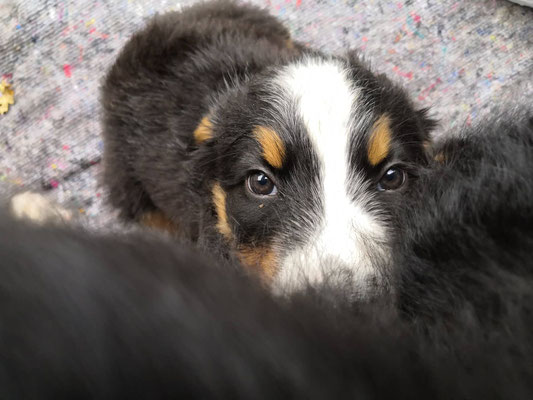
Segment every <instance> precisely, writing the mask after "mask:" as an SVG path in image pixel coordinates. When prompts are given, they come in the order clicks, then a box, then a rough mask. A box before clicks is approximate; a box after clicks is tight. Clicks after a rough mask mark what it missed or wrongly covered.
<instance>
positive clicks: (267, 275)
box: [237, 246, 278, 282]
mask: <svg viewBox="0 0 533 400" xmlns="http://www.w3.org/2000/svg"><path fill="white" fill-rule="evenodd" d="M237 254H238V256H239V259H240V261H241V262H242V263H243V264H244V265H245V266H247V267H249V268H251V269H252V270H253V271H254V272H256V273H258V274H259V276H260V277H261V278H262V279H263V280H264V281H265V282H270V281H271V280H272V278H273V277H274V274H275V273H276V271H277V269H278V259H277V256H276V253H275V252H274V250H273V249H271V248H269V247H260V246H259V247H256V246H240V247H239V250H238V252H237Z"/></svg>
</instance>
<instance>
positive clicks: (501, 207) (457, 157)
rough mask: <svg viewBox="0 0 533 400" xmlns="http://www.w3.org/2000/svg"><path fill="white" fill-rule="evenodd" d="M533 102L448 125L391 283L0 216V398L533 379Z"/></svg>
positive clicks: (491, 387) (202, 394) (400, 392)
mask: <svg viewBox="0 0 533 400" xmlns="http://www.w3.org/2000/svg"><path fill="white" fill-rule="evenodd" d="M532 150H533V120H532V119H529V120H528V119H527V118H523V117H517V118H515V119H514V120H511V119H509V120H504V121H498V122H497V123H492V124H487V125H486V126H485V127H484V128H479V129H476V130H472V131H470V132H467V133H464V134H463V135H460V136H456V137H454V138H452V139H449V140H447V141H446V142H445V143H443V144H442V145H441V146H440V148H439V154H438V156H437V159H438V160H441V162H435V165H432V166H430V167H429V168H428V169H426V170H424V171H422V172H421V175H420V177H419V179H418V180H417V184H418V186H417V187H418V191H417V193H416V194H415V195H412V196H411V197H409V199H408V200H406V201H407V202H408V203H407V204H406V206H407V207H405V208H402V210H398V213H399V215H400V216H399V217H400V218H402V220H403V222H404V230H403V232H402V233H401V235H398V237H397V243H396V245H395V247H394V253H393V254H394V255H395V260H394V265H395V269H394V271H395V274H393V275H392V276H390V277H389V278H388V279H390V281H391V283H392V285H391V286H392V287H393V288H394V291H393V292H392V293H391V294H390V296H385V297H383V298H380V299H373V300H372V301H371V302H366V303H361V302H351V300H350V298H349V297H346V296H345V295H344V294H345V292H344V291H343V290H342V289H341V288H338V287H337V288H336V287H329V288H328V287H324V288H322V289H317V288H316V287H315V288H313V289H309V291H308V292H307V293H300V294H293V295H292V296H291V297H289V298H283V299H276V298H273V297H272V296H271V294H270V293H268V292H267V291H266V290H265V289H264V288H263V287H262V285H260V284H258V283H257V282H256V281H255V280H254V279H253V278H252V279H251V278H248V277H246V276H244V275H243V272H242V271H241V270H240V269H239V268H233V267H231V266H230V265H219V264H218V263H216V262H213V261H210V260H208V259H203V258H202V257H200V256H198V255H197V254H195V253H194V252H193V251H192V250H189V249H186V248H183V247H179V246H178V245H177V244H175V243H172V244H170V243H162V242H160V241H156V240H151V239H147V238H140V237H124V238H114V239H113V238H96V237H91V236H88V235H86V234H84V233H80V232H73V231H70V230H61V229H57V228H50V229H47V228H40V229H37V228H33V227H30V226H27V225H25V224H23V223H21V222H12V221H10V220H8V219H7V220H6V219H4V220H3V221H2V223H1V224H0V237H2V240H1V241H0V300H1V302H0V321H1V325H0V397H2V398H17V399H18V398H58V397H68V398H162V397H173V398H174V397H178V396H183V397H186V398H226V397H227V398H286V397H291V398H295V397H298V398H347V397H350V398H352V397H353V398H392V397H394V398H409V399H412V398H424V399H428V398H435V399H437V398H443V399H444V398H446V399H450V398H453V399H465V398H472V399H473V398H500V399H519V398H522V399H528V398H531V397H532V395H533V364H532V362H531V360H532V358H531V356H532V355H533V351H532V348H531V346H532V343H533V341H532V339H533V324H532V322H533V315H532V314H531V313H532V311H533V310H532V308H533V307H532V304H533V303H532V301H531V300H532V294H533V282H532V278H533V261H532V259H531V249H532V245H533V243H532V241H533V236H532V232H531V230H532V229H533V228H532V227H533V209H532V202H531V200H532V199H533V179H532V177H531V171H532V170H533V157H532V154H533V151H532Z"/></svg>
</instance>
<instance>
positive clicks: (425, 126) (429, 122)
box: [416, 107, 439, 138]
mask: <svg viewBox="0 0 533 400" xmlns="http://www.w3.org/2000/svg"><path fill="white" fill-rule="evenodd" d="M429 110H430V109H429V107H425V108H422V109H420V110H417V111H416V117H417V120H418V126H419V128H420V130H421V131H422V132H424V134H425V135H427V136H428V138H429V137H430V134H431V132H432V131H433V130H434V129H435V128H436V127H437V126H438V124H439V122H438V121H437V120H436V119H434V118H431V117H429V116H428V114H429Z"/></svg>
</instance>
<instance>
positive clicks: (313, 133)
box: [275, 59, 386, 292]
mask: <svg viewBox="0 0 533 400" xmlns="http://www.w3.org/2000/svg"><path fill="white" fill-rule="evenodd" d="M276 83H277V84H278V85H279V86H280V88H282V90H283V91H284V92H285V95H288V96H290V98H292V99H293V100H294V101H295V102H296V104H297V105H298V112H299V114H300V117H301V118H302V119H303V121H304V123H305V126H306V129H307V133H308V135H309V136H310V139H311V143H312V145H313V147H314V151H315V153H316V154H317V156H318V160H319V163H320V169H321V171H320V178H321V179H320V181H321V182H320V183H321V190H320V193H316V194H312V195H315V196H319V197H320V200H321V203H322V205H323V209H322V210H321V215H320V221H317V225H316V230H315V231H314V232H309V241H308V243H307V244H306V245H305V246H303V247H302V248H299V249H297V250H296V251H293V252H292V253H291V254H288V255H287V257H286V258H285V259H284V260H283V261H282V265H281V269H280V272H279V274H278V275H277V277H276V282H275V289H276V290H280V291H283V292H285V291H292V290H296V289H298V288H300V287H302V286H303V285H305V284H306V283H307V282H308V283H311V284H313V283H319V282H322V281H323V280H324V279H328V278H332V279H337V278H339V277H338V276H335V277H331V276H330V275H331V274H336V272H333V269H335V268H338V267H342V268H344V269H345V270H346V271H345V272H347V273H348V275H349V277H350V279H349V280H350V281H351V282H352V284H355V285H356V286H357V287H358V288H359V289H362V290H363V289H364V288H365V286H366V283H367V281H368V278H369V277H371V276H375V275H376V273H377V271H375V270H374V268H373V267H372V265H373V264H372V260H373V259H374V258H375V257H379V256H381V255H382V254H383V253H384V252H385V248H384V245H383V243H384V242H385V235H386V232H385V228H384V224H383V223H380V221H379V219H378V218H377V217H376V216H375V215H372V214H371V213H370V212H368V211H367V210H365V208H367V207H366V206H367V204H368V202H369V201H371V198H372V194H369V193H368V190H367V189H364V186H363V179H362V177H361V176H360V175H358V174H357V173H356V172H355V171H352V170H351V168H350V163H349V144H350V132H351V131H352V130H353V131H354V132H355V134H357V133H358V132H357V129H358V126H359V125H366V126H368V125H367V124H363V123H364V122H367V121H365V119H368V118H371V115H370V114H368V113H366V114H365V112H364V110H363V109H364V107H363V104H362V99H361V98H360V96H361V92H360V90H358V88H357V87H354V85H353V83H352V82H350V80H349V78H348V76H347V71H346V69H345V67H344V66H343V65H342V64H341V63H340V62H338V61H334V60H328V61H325V60H316V59H308V60H306V61H303V62H301V63H298V64H294V65H290V66H288V67H287V68H286V69H285V70H283V71H282V73H281V75H280V76H279V77H278V79H277V81H276ZM358 110H359V112H358ZM360 134H363V133H362V132H360ZM337 272H338V271H337ZM341 279H343V280H345V279H346V276H345V275H343V277H342V278H341Z"/></svg>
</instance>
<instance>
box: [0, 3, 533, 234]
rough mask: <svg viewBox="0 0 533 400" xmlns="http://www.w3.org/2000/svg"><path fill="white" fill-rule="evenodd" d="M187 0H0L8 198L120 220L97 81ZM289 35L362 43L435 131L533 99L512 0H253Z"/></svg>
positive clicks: (97, 220)
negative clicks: (107, 178)
mask: <svg viewBox="0 0 533 400" xmlns="http://www.w3.org/2000/svg"><path fill="white" fill-rule="evenodd" d="M187 3H190V1H180V0H174V1H169V0H91V1H82V0H70V1H60V0H0V77H1V79H2V80H4V81H5V82H7V83H9V84H11V85H12V89H13V90H14V92H15V103H14V104H13V105H10V106H9V111H8V112H7V113H6V114H3V115H0V135H1V140H0V148H1V149H0V188H1V191H0V193H1V196H2V198H3V199H5V198H6V197H8V196H10V195H12V194H13V193H16V192H19V191H22V190H42V189H44V190H47V193H48V195H49V196H50V197H52V198H53V199H55V200H57V201H59V202H60V203H62V204H64V205H65V206H67V207H71V208H73V209H75V210H78V211H77V213H78V214H79V216H80V221H82V223H83V224H85V225H87V226H89V227H93V228H99V229H101V228H105V227H111V226H112V225H115V222H116V220H115V217H114V215H115V214H114V212H113V210H110V209H109V208H107V206H106V205H105V196H106V194H105V190H102V188H100V187H99V185H98V176H99V168H100V164H99V160H100V155H101V152H102V141H101V139H100V126H99V112H100V111H99V104H98V88H99V82H100V79H101V77H102V76H103V74H104V72H105V71H106V69H107V68H108V67H109V65H110V64H111V63H112V62H113V59H114V58H115V56H116V55H117V52H118V51H119V49H120V48H121V46H122V45H123V44H124V42H125V41H126V40H127V38H128V37H129V36H130V35H131V33H132V32H134V31H135V30H137V29H139V28H140V27H141V26H142V25H143V24H144V22H145V21H146V19H147V18H149V17H150V16H151V15H153V14H154V13H156V12H164V11H167V10H172V9H179V8H180V7H182V6H183V5H184V4H187ZM253 3H256V4H259V5H261V6H263V7H265V8H267V9H268V10H269V11H270V12H271V13H272V14H274V15H277V16H279V17H280V18H281V19H282V20H284V21H285V22H286V24H287V25H288V26H289V27H290V29H291V31H292V33H293V36H294V37H295V38H296V39H297V40H300V41H303V42H305V43H308V44H309V45H311V46H314V47H319V48H321V49H323V50H325V51H328V52H332V53H339V52H342V50H343V49H345V48H356V49H359V50H360V52H361V53H362V54H363V55H364V56H365V57H366V58H367V59H368V60H370V61H371V62H372V64H373V66H374V68H375V69H376V70H378V71H380V72H385V73H386V74H388V75H389V76H390V77H391V78H392V79H394V80H396V81H398V82H400V83H401V84H402V85H404V86H405V87H406V88H407V90H408V91H409V92H410V93H411V94H412V97H413V98H414V99H415V101H416V102H417V103H418V104H419V105H421V106H432V109H433V116H435V117H437V118H438V119H440V120H441V127H440V128H439V130H438V132H437V134H441V133H442V132H444V131H446V130H448V129H450V128H453V127H454V126H456V125H462V124H471V123H475V122H476V121H477V120H479V119H482V118H483V116H484V115H486V114H487V113H490V112H491V110H493V109H494V107H496V106H501V105H507V106H511V105H512V104H517V103H527V104H531V98H532V97H533V83H532V80H533V79H532V78H533V10H532V9H530V8H527V7H522V6H519V5H517V4H514V3H511V2H508V1H506V0H469V1H455V0H395V1H380V0H364V1H358V0H254V1H253Z"/></svg>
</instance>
